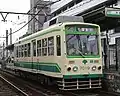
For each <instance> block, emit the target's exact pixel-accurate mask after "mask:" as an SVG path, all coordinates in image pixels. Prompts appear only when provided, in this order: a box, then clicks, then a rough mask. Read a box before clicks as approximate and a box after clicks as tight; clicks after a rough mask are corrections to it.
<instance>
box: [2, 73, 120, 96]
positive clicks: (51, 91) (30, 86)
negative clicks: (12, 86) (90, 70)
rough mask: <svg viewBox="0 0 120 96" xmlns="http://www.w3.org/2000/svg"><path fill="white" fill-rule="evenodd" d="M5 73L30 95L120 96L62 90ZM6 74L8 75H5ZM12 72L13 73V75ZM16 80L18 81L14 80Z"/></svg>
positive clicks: (101, 91) (109, 93)
mask: <svg viewBox="0 0 120 96" xmlns="http://www.w3.org/2000/svg"><path fill="white" fill-rule="evenodd" d="M2 73H4V76H5V77H6V78H9V80H10V81H11V82H13V83H16V85H17V86H18V87H19V88H20V89H22V90H23V91H24V92H25V93H27V94H28V96H120V94H118V93H112V92H106V91H103V90H96V89H95V90H91V91H89V90H87V91H86V90H84V91H80V90H79V91H61V90H58V89H57V88H56V87H55V86H54V87H53V86H52V87H51V86H49V87H48V86H45V85H41V84H40V83H38V82H35V81H32V80H29V79H26V78H22V79H21V78H20V77H18V76H17V78H16V76H14V75H13V74H12V73H8V72H7V73H6V72H2ZM5 74H6V75H5ZM11 74H12V75H11ZM14 80H15V81H16V82H14Z"/></svg>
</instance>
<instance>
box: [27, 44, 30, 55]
mask: <svg viewBox="0 0 120 96" xmlns="http://www.w3.org/2000/svg"><path fill="white" fill-rule="evenodd" d="M30 50H31V46H30V43H28V47H27V51H28V57H30V55H31V54H30V53H31V52H30Z"/></svg>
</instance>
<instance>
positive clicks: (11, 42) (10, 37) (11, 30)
mask: <svg viewBox="0 0 120 96" xmlns="http://www.w3.org/2000/svg"><path fill="white" fill-rule="evenodd" d="M11 44H12V28H10V45H11Z"/></svg>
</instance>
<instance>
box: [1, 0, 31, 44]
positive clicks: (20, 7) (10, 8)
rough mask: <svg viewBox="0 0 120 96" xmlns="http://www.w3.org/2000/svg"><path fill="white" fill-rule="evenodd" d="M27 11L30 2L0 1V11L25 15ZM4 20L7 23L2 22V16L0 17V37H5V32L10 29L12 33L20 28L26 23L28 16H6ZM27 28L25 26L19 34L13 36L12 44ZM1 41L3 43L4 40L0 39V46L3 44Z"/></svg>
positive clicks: (26, 0) (18, 0)
mask: <svg viewBox="0 0 120 96" xmlns="http://www.w3.org/2000/svg"><path fill="white" fill-rule="evenodd" d="M29 9H30V0H0V11H5V12H18V13H27V12H28V11H29ZM3 15H4V16H5V15H6V14H5V13H4V14H3ZM18 17H19V18H18ZM6 20H7V22H3V21H2V16H1V15H0V37H3V36H5V34H6V30H8V32H10V31H9V30H10V28H12V31H13V32H14V31H16V30H18V29H19V28H21V27H22V26H23V25H24V24H25V22H26V23H27V21H28V16H27V15H18V14H17V15H13V14H8V16H7V18H6ZM22 22H23V23H22ZM27 28H28V27H27V26H26V27H25V28H23V29H22V30H20V31H19V32H17V33H15V34H13V38H12V40H13V43H14V42H15V41H16V40H17V38H19V36H22V35H23V34H25V33H26V32H27ZM3 41H5V39H3V38H0V45H1V44H2V43H3Z"/></svg>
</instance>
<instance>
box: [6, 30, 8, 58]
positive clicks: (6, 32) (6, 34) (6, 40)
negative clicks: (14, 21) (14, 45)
mask: <svg viewBox="0 0 120 96" xmlns="http://www.w3.org/2000/svg"><path fill="white" fill-rule="evenodd" d="M7 46H8V30H6V47H7ZM6 57H8V50H6Z"/></svg>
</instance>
